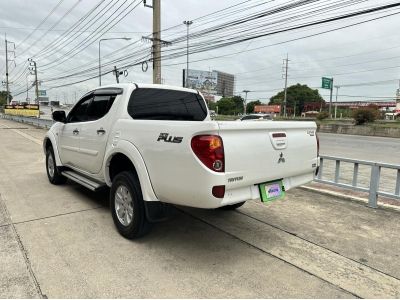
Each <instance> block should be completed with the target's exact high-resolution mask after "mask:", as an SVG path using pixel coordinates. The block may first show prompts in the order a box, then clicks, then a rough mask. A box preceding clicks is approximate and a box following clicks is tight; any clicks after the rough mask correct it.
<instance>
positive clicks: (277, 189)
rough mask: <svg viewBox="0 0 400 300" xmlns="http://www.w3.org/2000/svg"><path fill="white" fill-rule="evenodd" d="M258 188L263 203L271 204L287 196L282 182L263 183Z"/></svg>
mask: <svg viewBox="0 0 400 300" xmlns="http://www.w3.org/2000/svg"><path fill="white" fill-rule="evenodd" d="M258 187H259V189H260V196H261V201H262V202H270V201H273V200H276V199H280V198H283V197H284V196H285V188H284V186H283V183H282V181H275V182H268V183H262V184H260V185H259V186H258Z"/></svg>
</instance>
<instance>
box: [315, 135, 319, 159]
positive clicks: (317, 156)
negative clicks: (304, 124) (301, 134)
mask: <svg viewBox="0 0 400 300" xmlns="http://www.w3.org/2000/svg"><path fill="white" fill-rule="evenodd" d="M315 136H316V138H317V157H319V137H318V134H317V133H315Z"/></svg>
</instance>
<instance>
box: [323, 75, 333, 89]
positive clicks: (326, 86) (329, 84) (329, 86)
mask: <svg viewBox="0 0 400 300" xmlns="http://www.w3.org/2000/svg"><path fill="white" fill-rule="evenodd" d="M332 84H333V79H332V78H327V77H322V88H323V89H328V90H331V89H332Z"/></svg>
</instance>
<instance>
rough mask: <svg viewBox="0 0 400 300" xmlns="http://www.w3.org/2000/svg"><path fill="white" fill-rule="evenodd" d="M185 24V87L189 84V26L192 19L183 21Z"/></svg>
mask: <svg viewBox="0 0 400 300" xmlns="http://www.w3.org/2000/svg"><path fill="white" fill-rule="evenodd" d="M183 24H185V25H186V81H185V87H188V85H189V79H188V78H189V26H190V25H192V24H193V21H183Z"/></svg>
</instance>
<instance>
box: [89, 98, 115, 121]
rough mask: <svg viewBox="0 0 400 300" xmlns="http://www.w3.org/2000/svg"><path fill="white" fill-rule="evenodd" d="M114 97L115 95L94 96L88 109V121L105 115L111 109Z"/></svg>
mask: <svg viewBox="0 0 400 300" xmlns="http://www.w3.org/2000/svg"><path fill="white" fill-rule="evenodd" d="M114 99H115V96H101V95H99V96H94V98H93V101H92V103H90V105H89V107H88V110H87V115H88V121H95V120H98V119H101V118H102V117H104V116H105V115H106V114H107V113H108V111H109V110H110V108H111V106H112V104H113V102H114Z"/></svg>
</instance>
